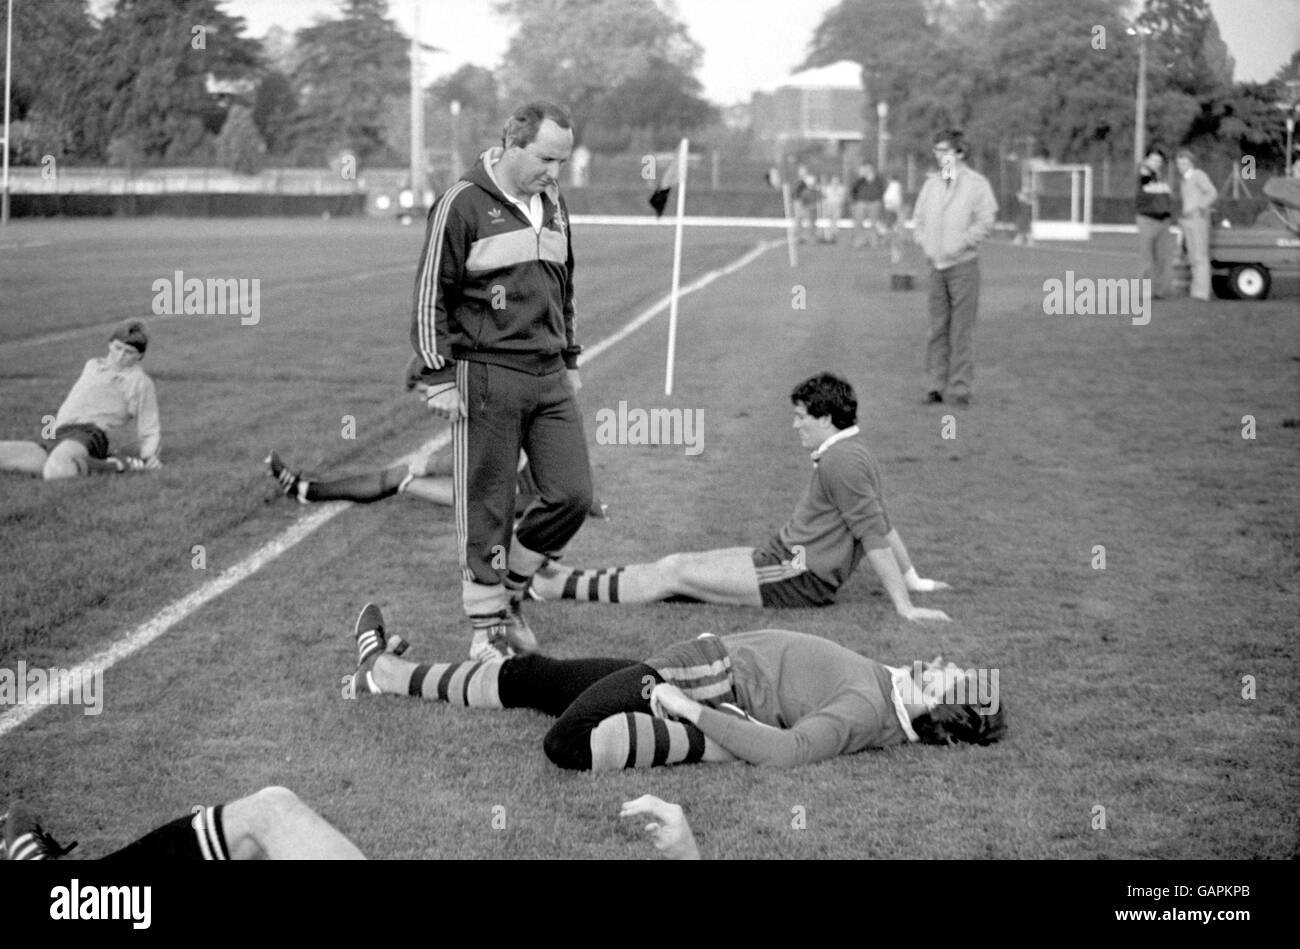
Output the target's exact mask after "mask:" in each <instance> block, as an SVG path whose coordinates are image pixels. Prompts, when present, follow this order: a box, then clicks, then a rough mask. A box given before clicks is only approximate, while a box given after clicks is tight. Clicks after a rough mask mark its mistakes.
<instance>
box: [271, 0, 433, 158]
mask: <svg viewBox="0 0 1300 949" xmlns="http://www.w3.org/2000/svg"><path fill="white" fill-rule="evenodd" d="M408 46H409V41H408V40H407V38H406V37H405V36H403V35H402V33H401V32H400V31H399V30H398V28H397V26H396V24H394V23H393V21H392V20H390V19H389V18H388V4H387V2H386V0H346V2H345V3H344V5H343V10H342V16H341V17H340V18H339V19H337V20H327V21H324V22H321V23H317V24H316V25H315V26H309V27H306V28H304V29H301V30H299V31H298V33H297V35H296V39H295V49H296V54H297V57H298V66H297V68H296V69H295V70H294V72H293V76H292V81H293V85H294V87H295V88H296V89H297V92H298V98H299V104H298V111H297V114H296V115H295V117H294V122H293V135H294V140H295V146H294V150H295V153H296V154H297V155H298V157H300V158H303V159H305V160H309V161H313V162H323V161H326V160H327V159H329V158H331V157H333V156H334V155H336V154H337V153H339V152H340V151H344V150H346V151H349V152H351V153H352V154H354V155H356V156H357V157H358V158H359V159H361V160H372V161H374V160H377V161H400V160H401V159H402V152H403V150H404V144H405V142H406V141H407V140H408V136H409V129H408V128H407V127H406V125H407V123H406V121H405V120H404V119H403V116H404V115H405V114H406V112H407V110H408V103H409V96H410V93H409V91H408V83H409V79H408V63H409V59H408V53H407V48H408Z"/></svg>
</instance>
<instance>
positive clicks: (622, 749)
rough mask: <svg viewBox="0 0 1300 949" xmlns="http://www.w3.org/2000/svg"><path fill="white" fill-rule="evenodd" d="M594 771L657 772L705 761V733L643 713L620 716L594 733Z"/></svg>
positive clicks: (686, 724) (592, 742) (622, 714)
mask: <svg viewBox="0 0 1300 949" xmlns="http://www.w3.org/2000/svg"><path fill="white" fill-rule="evenodd" d="M590 741H591V770H592V771H618V770H622V769H624V768H654V767H659V766H662V765H671V764H690V763H694V762H697V761H700V760H702V759H703V758H704V733H703V732H702V731H700V730H699V729H698V728H697V727H695V726H694V725H691V724H689V723H687V722H669V721H665V720H663V719H661V718H655V717H654V716H652V715H647V714H645V713H644V712H621V713H619V714H618V715H611V716H609V717H608V718H606V719H604V720H603V721H602V722H601V723H600V724H599V725H597V726H596V727H595V728H594V729H592V732H591V739H590Z"/></svg>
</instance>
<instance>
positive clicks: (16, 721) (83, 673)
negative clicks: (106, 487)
mask: <svg viewBox="0 0 1300 949" xmlns="http://www.w3.org/2000/svg"><path fill="white" fill-rule="evenodd" d="M780 243H781V241H766V242H764V243H762V244H760V245H759V246H758V247H756V248H754V249H753V250H751V251H750V252H749V253H747V254H745V255H744V256H743V257H741V258H739V259H738V260H735V261H733V262H732V263H730V264H728V265H727V266H725V267H720V268H718V269H717V270H711V271H709V272H708V273H707V274H705V275H704V276H702V277H700V278H698V279H696V280H695V281H693V282H692V283H690V284H688V285H687V286H685V287H683V288H682V290H681V294H680V295H681V296H686V294H688V293H694V292H695V291H696V290H700V289H703V288H704V287H707V286H708V285H709V284H711V283H712V282H713V281H714V280H717V279H718V278H719V277H725V276H727V275H728V274H732V273H735V272H736V271H737V270H739V269H740V268H741V267H744V266H745V265H746V264H749V263H752V262H753V261H754V260H756V259H757V258H758V257H759V256H760V255H761V254H763V253H765V252H766V251H768V250H770V249H771V248H773V247H776V246H778V245H779V244H780ZM671 297H672V294H671V293H670V294H668V295H667V296H665V297H663V298H662V299H660V300H659V301H658V302H656V303H655V304H654V305H653V306H651V307H650V308H649V309H648V310H646V311H644V312H643V313H640V314H639V315H638V316H637V317H636V318H635V319H633V320H632V321H631V322H630V323H628V324H627V325H626V326H624V327H623V328H621V329H620V330H618V331H617V332H616V333H614V335H613V336H609V337H607V338H605V339H602V340H601V341H600V342H598V343H596V344H594V345H593V346H592V347H591V348H590V349H587V350H584V352H583V353H582V358H581V359H580V362H589V361H591V360H592V359H594V358H595V357H596V356H599V355H600V354H601V353H603V352H604V351H605V350H607V349H609V348H610V347H611V346H613V345H614V344H616V343H619V342H621V341H622V340H624V339H626V338H627V337H628V336H630V335H631V334H632V333H634V332H635V331H636V330H638V329H640V328H641V327H642V326H644V325H645V324H646V323H648V322H650V320H652V319H654V318H655V317H656V316H657V315H659V314H660V313H662V312H663V311H664V310H665V309H667V308H668V305H669V303H670V302H671ZM450 441H451V433H450V432H443V433H441V434H440V435H438V436H437V437H435V438H433V439H431V440H430V441H428V442H426V443H425V444H424V445H423V446H421V447H420V448H418V449H416V450H415V451H414V452H411V453H410V454H408V455H404V456H403V457H402V458H399V459H398V460H397V462H394V464H398V463H406V464H410V463H411V462H413V461H415V460H416V459H418V458H420V457H423V456H424V455H427V454H429V453H430V452H434V451H437V450H438V449H440V448H442V447H444V446H445V445H446V444H447V443H448V442H450ZM350 507H352V502H351V501H336V502H332V503H329V504H324V505H322V506H321V508H320V509H319V510H316V511H312V513H310V514H308V515H307V516H305V517H303V518H300V519H299V520H297V521H296V522H294V524H293V525H292V526H291V527H289V528H288V529H287V530H285V531H283V532H282V533H281V534H280V535H279V536H277V537H274V538H272V539H271V540H269V541H268V542H266V543H265V544H263V545H262V546H261V547H259V548H257V550H255V551H253V553H251V554H249V555H248V556H247V557H245V558H244V559H243V560H241V561H239V562H238V563H236V564H235V565H234V566H233V567H230V568H228V569H226V570H225V571H223V572H222V573H221V574H219V575H218V576H216V577H214V578H213V579H211V580H209V581H208V582H207V583H205V584H203V586H201V587H199V588H198V589H197V590H194V591H192V592H191V593H188V594H186V595H185V596H183V597H181V598H180V599H179V600H176V601H174V602H172V603H170V604H168V605H167V606H165V607H163V609H162V610H160V611H159V612H158V613H156V614H155V615H154V616H153V617H151V618H150V619H149V620H147V621H146V622H145V623H143V624H142V625H140V626H138V627H136V628H135V629H134V630H132V631H131V632H130V633H128V634H127V635H126V636H125V637H123V638H122V639H119V640H117V641H116V642H114V643H113V644H112V645H110V646H109V647H108V648H107V649H104V650H101V651H100V652H97V653H95V655H93V656H91V657H90V658H89V659H87V660H86V661H85V662H83V663H81V664H80V665H78V666H76V667H75V668H74V669H72V670H71V672H70V674H69V675H68V676H66V677H63V681H64V682H67V683H68V684H69V688H68V689H67V690H65V691H64V692H61V694H60V695H59V697H58V700H57V702H56V701H55V700H51V701H50V702H48V703H47V704H50V705H54V704H67V702H68V698H69V697H70V696H69V695H68V692H70V691H71V684H72V683H80V682H81V681H82V680H83V679H84V678H87V677H89V676H91V675H93V674H94V673H96V672H103V671H105V670H106V669H108V668H110V667H111V666H113V665H116V664H117V663H118V662H120V661H121V660H123V659H126V658H127V657H128V656H131V655H132V654H134V653H136V652H139V651H140V650H141V649H143V648H144V647H145V646H147V645H149V644H150V643H152V642H153V641H154V640H155V639H157V638H158V637H159V636H161V635H162V634H163V633H165V632H167V630H169V629H171V628H172V627H173V626H175V625H176V624H177V623H179V622H180V621H181V620H183V619H185V618H186V617H188V616H189V615H190V614H191V613H193V612H194V611H195V610H197V609H199V607H201V606H203V605H204V604H206V603H208V602H210V601H211V600H214V599H216V598H217V597H219V596H220V595H221V594H223V593H225V592H226V591H227V590H229V589H230V588H231V587H233V586H234V585H235V584H237V583H239V582H240V581H241V580H246V579H247V578H248V577H250V576H252V575H253V574H254V573H256V572H257V571H259V570H261V569H262V568H263V567H264V566H266V565H267V564H268V563H270V562H271V561H272V560H274V559H275V558H277V557H279V556H280V555H281V554H283V553H284V552H286V551H288V550H290V549H291V548H293V547H294V546H295V545H296V544H297V543H298V542H299V541H302V540H305V539H306V538H307V537H310V536H311V535H312V534H314V533H316V531H318V530H320V528H322V527H324V526H325V525H326V524H328V523H329V522H330V521H332V520H334V518H336V517H338V516H339V515H340V514H342V513H343V512H344V511H346V510H347V509H348V508H350ZM45 707H46V705H44V704H42V705H19V706H16V707H15V708H14V710H13V711H10V712H5V713H4V714H3V715H0V737H3V736H4V735H6V734H8V733H9V732H11V731H13V730H14V729H15V728H18V727H19V726H20V725H23V724H24V723H26V722H27V721H28V720H29V719H31V718H32V717H33V716H35V715H36V714H37V713H38V712H39V711H40V710H41V709H43V708H45Z"/></svg>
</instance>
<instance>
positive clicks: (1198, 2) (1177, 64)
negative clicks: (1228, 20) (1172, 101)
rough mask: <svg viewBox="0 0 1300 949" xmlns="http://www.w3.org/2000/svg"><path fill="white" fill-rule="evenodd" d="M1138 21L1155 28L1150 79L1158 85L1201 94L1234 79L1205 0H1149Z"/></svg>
mask: <svg viewBox="0 0 1300 949" xmlns="http://www.w3.org/2000/svg"><path fill="white" fill-rule="evenodd" d="M1137 22H1138V24H1139V25H1141V26H1144V27H1146V28H1148V29H1150V30H1151V31H1152V33H1151V36H1150V38H1149V39H1148V40H1147V61H1148V66H1149V68H1150V70H1151V75H1150V76H1149V77H1148V82H1151V83H1153V87H1154V89H1155V90H1156V91H1163V89H1164V88H1166V87H1167V88H1171V89H1176V90H1178V91H1179V92H1183V93H1186V94H1187V95H1190V96H1196V97H1203V96H1209V95H1214V94H1217V93H1222V92H1224V91H1226V89H1227V87H1228V86H1230V85H1231V83H1232V70H1233V62H1232V57H1231V56H1230V55H1229V54H1228V47H1227V44H1225V43H1224V42H1223V38H1222V37H1221V36H1220V35H1219V24H1218V21H1216V20H1215V19H1214V13H1213V12H1212V11H1211V10H1210V6H1209V3H1208V2H1207V0H1145V2H1144V3H1143V6H1142V13H1141V14H1140V15H1139V16H1138V20H1137Z"/></svg>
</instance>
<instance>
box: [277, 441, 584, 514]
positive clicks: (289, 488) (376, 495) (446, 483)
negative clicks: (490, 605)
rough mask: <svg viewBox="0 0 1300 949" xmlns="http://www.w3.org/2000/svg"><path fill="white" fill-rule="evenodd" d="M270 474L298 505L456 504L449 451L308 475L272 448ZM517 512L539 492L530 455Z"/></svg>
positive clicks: (520, 479) (519, 482) (522, 464)
mask: <svg viewBox="0 0 1300 949" xmlns="http://www.w3.org/2000/svg"><path fill="white" fill-rule="evenodd" d="M266 465H267V468H268V469H269V470H270V472H271V477H273V478H275V480H276V481H278V482H279V483H280V489H281V490H282V491H283V492H284V493H285V496H287V497H291V498H294V499H296V500H297V501H298V503H299V504H311V503H314V502H319V501H355V502H357V503H358V504H369V503H371V502H372V501H382V500H384V499H385V498H391V497H393V496H394V495H398V494H408V495H410V496H411V497H415V498H420V499H421V500H423V501H432V502H433V503H434V504H442V505H444V506H446V507H451V505H452V500H453V496H452V483H451V465H452V459H451V453H450V452H443V453H442V454H440V455H439V454H434V455H428V456H426V457H425V458H422V459H420V460H419V461H416V462H414V463H413V464H410V465H404V464H397V465H390V466H389V467H387V468H383V469H380V470H379V471H368V472H366V473H365V474H359V475H350V476H347V477H342V478H330V479H328V480H325V479H317V478H309V477H307V476H306V475H304V474H303V473H302V472H300V471H295V470H293V469H291V468H289V467H288V466H287V465H285V463H284V461H283V460H282V459H281V458H280V456H279V454H278V453H276V452H274V451H273V452H271V454H270V455H268V456H267V459H266ZM515 487H516V492H517V493H516V496H515V514H516V516H519V517H522V516H523V513H524V511H526V510H527V509H528V505H530V504H531V503H533V501H534V500H535V499H536V498H537V495H538V494H539V493H540V491H539V489H538V487H537V482H536V481H535V480H533V472H532V469H531V468H530V467H529V466H528V459H527V457H526V456H524V455H522V454H521V455H520V461H519V474H518V476H517V478H516V483H515ZM589 516H590V517H601V518H603V517H608V516H609V507H608V505H606V504H603V503H601V501H600V499H599V498H596V499H593V500H592V502H591V512H590V514H589Z"/></svg>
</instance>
